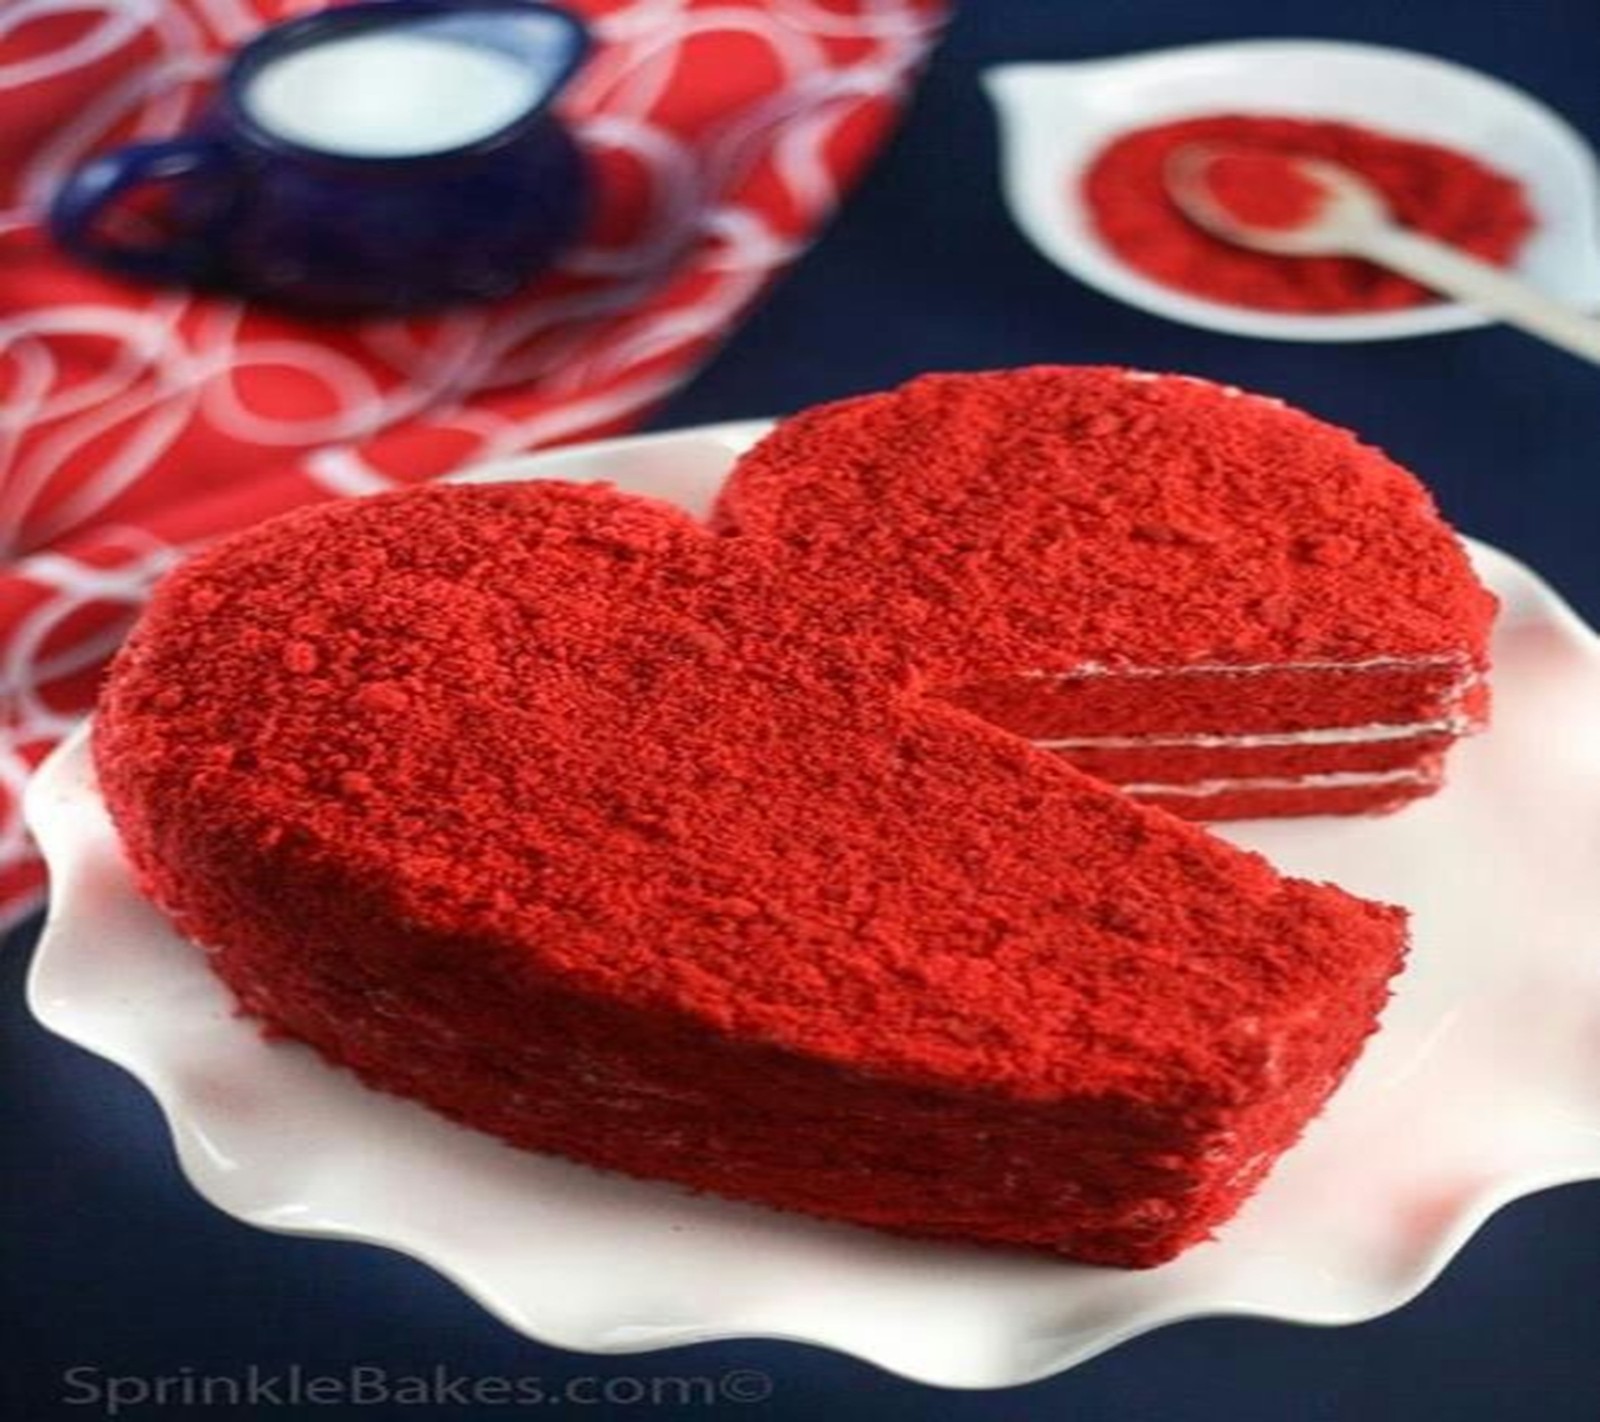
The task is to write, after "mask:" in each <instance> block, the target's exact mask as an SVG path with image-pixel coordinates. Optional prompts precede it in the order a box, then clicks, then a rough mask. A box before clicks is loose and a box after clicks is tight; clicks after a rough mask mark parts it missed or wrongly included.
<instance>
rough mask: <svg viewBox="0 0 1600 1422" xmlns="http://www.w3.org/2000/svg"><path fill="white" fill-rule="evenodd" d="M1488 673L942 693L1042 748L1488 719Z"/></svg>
mask: <svg viewBox="0 0 1600 1422" xmlns="http://www.w3.org/2000/svg"><path fill="white" fill-rule="evenodd" d="M1484 687H1485V683H1484V681H1483V678H1482V675H1481V674H1480V673H1479V672H1478V671H1477V670H1476V669H1475V668H1474V667H1473V666H1472V665H1471V664H1470V663H1469V662H1467V661H1466V660H1465V659H1463V658H1445V659H1436V660H1427V661H1409V662H1408V661H1372V662H1367V663H1361V664H1354V665H1335V664H1320V665H1313V664H1305V665H1286V666H1255V667H1237V666H1197V667H1184V668H1176V669H1159V668H1153V669H1132V670H1128V669H1121V670H1115V671H1113V670H1109V669H1104V668H1098V669H1088V670H1080V671H1077V672H1071V673H1063V674H1060V675H1046V674H1043V673H1036V674H1031V675H1028V676H1022V677H1015V678H1011V679H1008V680H1004V681H989V682H983V683H972V684H968V685H964V686H959V687H953V688H949V689H941V692H940V694H941V695H944V696H946V697H947V698H948V699H949V700H950V701H951V702H953V703H954V704H955V705H958V706H961V707H963V708H964V709H966V710H969V711H971V712H973V713H974V714H976V715H979V716H982V717H983V718H984V719H985V720H987V721H992V722H993V723H994V724H995V725H997V726H1003V727H1005V728H1006V729H1007V730H1008V731H1013V732H1015V733H1016V734H1017V735H1021V736H1027V737H1028V738H1029V739H1030V740H1034V741H1050V740H1064V739H1069V738H1084V737H1096V738H1098V737H1102V736H1105V735H1116V736H1123V737H1126V736H1139V735H1147V736H1148V735H1185V736H1198V735H1228V736H1239V735H1246V734H1262V733H1266V734H1278V735H1282V734H1289V733H1292V732H1299V731H1311V730H1319V731H1320V730H1328V729H1340V728H1351V729H1354V728H1361V727H1366V726H1372V725H1390V726H1403V725H1414V724H1418V723H1431V722H1439V723H1444V724H1447V725H1448V724H1462V725H1464V724H1465V723H1468V722H1470V721H1473V720H1481V719H1482V716H1483V711H1484V702H1485V699H1486V692H1485V689H1484Z"/></svg>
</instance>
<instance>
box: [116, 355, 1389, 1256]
mask: <svg viewBox="0 0 1600 1422" xmlns="http://www.w3.org/2000/svg"><path fill="white" fill-rule="evenodd" d="M933 388H934V389H937V387H933ZM951 393H952V394H954V393H955V390H954V388H952V391H951ZM921 398H922V397H921V396H919V397H918V399H919V400H920V399H921ZM830 418H834V417H830ZM808 447H809V446H808ZM755 467H756V468H758V469H759V468H761V467H763V466H762V465H761V464H760V463H759V462H758V464H757V465H756V466H755ZM765 467H768V468H771V467H772V466H771V465H770V463H769V464H768V465H767V466H765ZM824 492H830V491H824ZM780 502H781V501H780ZM1005 507H1006V504H1005V501H1003V500H1002V501H1000V503H999V504H997V507H996V516H997V517H1003V516H1005V515H1004V509H1005ZM908 515H910V516H914V510H909V509H908ZM921 526H923V527H924V528H926V527H927V525H926V523H925V522H924V524H923V525H921ZM940 527H941V528H942V527H944V525H940ZM940 537H941V539H942V540H943V541H944V542H945V543H946V545H947V546H948V543H949V535H948V533H941V535H940ZM780 553H781V550H780V549H779V548H778V547H777V545H775V544H774V543H772V542H771V541H770V540H766V539H757V538H717V537H714V536H712V535H711V534H709V533H708V532H706V531H705V530H703V529H701V528H699V527H698V526H696V525H695V524H693V523H691V522H690V521H689V520H688V519H687V518H685V517H684V516H682V515H679V514H676V513H674V512H673V511H671V510H668V509H666V508H665V507H662V506H657V505H653V504H650V503H647V502H643V501H640V500H636V499H632V498H626V497H623V496H621V495H619V494H616V493H614V492H612V491H609V490H606V489H602V488H594V487H587V488H574V487H568V486H563V485H556V484H529V485H514V486H463V487H456V488H438V489H426V490H416V491H412V492H408V493H404V494H398V495H392V496H383V497H379V498H375V499H369V500H360V501H354V502H349V503H343V504H338V505H325V506H322V507H319V508H316V509H313V510H309V511H304V512H301V513H297V514H293V515H290V516H288V517H285V518H282V519H280V520H277V521H275V522H273V523H270V524H267V525H264V526H262V527H260V528H258V529H256V530H253V531H251V532H249V533H246V534H244V535H241V536H240V537H238V538H235V539H233V540H231V541H230V542H228V543H226V544H223V545H221V546H219V547H217V548H216V549H214V550H213V551H211V552H209V553H207V554H205V555H202V556H201V557H199V558H197V559H195V560H194V561H192V562H191V563H189V564H187V565H186V566H184V567H183V568H181V569H179V570H178V571H177V572H176V573H175V574H173V575H172V576H171V577H169V578H168V579H167V580H166V581H165V582H164V583H163V584H162V586H161V588H160V589H159V590H158V592H157V594H156V597H155V599H154V601H153V602H152V604H151V606H150V608H149V610H148V612H147V613H146V615H145V617H144V618H143V620H142V621H141V623H140V625H139V627H138V630H137V631H136V633H135V635H134V637H133V638H132V640H131V641H130V643H129V644H128V645H127V647H126V648H125V649H124V651H123V652H122V654H121V655H120V657H119V658H118V660H117V663H116V665H115V668H114V670H113V672H112V674H111V676H110V679H109V682H108V685H107V688H106V693H105V696H104V699H103V702H102V706H101V709H100V712H99V715H98V717H97V720H96V723H95V732H94V749H95V758H96V764H97V766H98V770H99V774H100V778H101V784H102V787H103V790H104V794H105V797H106V800H107V803H108V804H109V806H110V808H111V811H112V814H113V816H114V819H115V821H116V824H117V826H118V829H119V831H120V832H121V835H122V838H123V842H124V844H125V846H126V849H127V852H128V854H129V856H130V859H131V861H132V863H133V864H134V865H135V867H136V869H137V871H138V873H139V875H140V878H141V880H142V882H143V884H144V885H145V887H146V889H147V891H148V892H149V893H150V894H151V895H152V896H153V897H154V899H155V900H156V901H157V902H158V903H160V904H161V905H163V906H164V907H165V909H166V910H167V911H168V912H169V913H170V914H171V915H172V916H173V917H174V919H175V920H176V922H177V924H178V925H179V926H180V928H181V929H182V930H183V931H184V932H185V933H186V934H188V935H189V936H190V937H191V938H193V939H194V940H195V941H196V942H198V943H200V944H203V945H204V946H205V948H206V949H207V951H208V952H209V954H210V957H211V961H212V962H213V963H214V965H215V967H216V970H217V971H218V972H219V973H220V974H221V976H222V977H223V978H224V979H225V980H226V981H227V982H228V983H229V984H230V985H231V986H232V988H233V990H234V991H235V993H236V994H237V996H238V998H239V1000H240V1002H241V1003H242V1005H243V1006H244V1008H245V1009H247V1010H248V1011H249V1012H251V1013H253V1014H255V1015H256V1016H257V1017H259V1018H260V1019H261V1020H262V1021H263V1022H264V1023H266V1024H267V1025H268V1026H269V1027H270V1028H271V1029H272V1030H273V1031H275V1032H279V1033H284V1034H288V1035H290V1036H292V1037H295V1038H298V1039H300V1040H302V1041H304V1042H308V1043H310V1044H311V1045H312V1046H314V1047H316V1048H317V1049H319V1050H320V1051H321V1052H322V1053H323V1054H325V1055H326V1056H327V1057H328V1058H329V1059H331V1060H332V1061H335V1062H338V1063H342V1064H344V1065H346V1066H348V1067H350V1068H352V1069H353V1070H355V1071H357V1072H359V1073H360V1074H361V1075H362V1077H364V1078H365V1079H366V1080H367V1081H368V1082H370V1083H371V1084H373V1085H375V1086H378V1087H383V1088H386V1089H389V1090H392V1091H397V1092H401V1093H404V1094H406V1095H409V1096H412V1097H415V1098H417V1099H418V1100H421V1101H423V1102H426V1103H428V1104H429V1105H431V1106H433V1107H435V1108H437V1109H439V1110H440V1111H443V1112H445V1113H447V1114H449V1115H451V1116H454V1117H456V1118H457V1119H459V1120H461V1121H464V1122H466V1123H468V1124H470V1125H473V1126H476V1127H479V1128H481V1129H483V1130H487V1131H491V1132H494V1133H496V1134H498V1135H500V1136H502V1137H504V1138H505V1139H507V1140H508V1141H511V1142H514V1143H515V1144H518V1145H521V1146H527V1147H532V1148H535V1149H540V1150H549V1151H556V1152H560V1153H562V1154H565V1155H568V1156H571V1157H573V1158H575V1159H577V1160H580V1161H585V1162H589V1163H592V1164H595V1165H600V1166H607V1167H612V1168H615V1169H619V1170H624V1171H629V1172H632V1173H635V1174H638V1175H644V1176H652V1177H660V1178H665V1179H669V1180H675V1181H680V1182H683V1183H685V1184H688V1185H691V1186H694V1187H698V1188H703V1189H707V1190H713V1191H717V1192H720V1193H723V1194H726V1195H730V1196H736V1197H740V1198H744V1199H749V1200H756V1201H762V1202H765V1203H768V1204H772V1205H778V1206H784V1207H788V1208H792V1209H797V1210H804V1211H810V1212H813V1213H815V1214H819V1215H826V1216H830V1217H833V1218H837V1219H845V1220H853V1221H859V1222H863V1223H867V1224H872V1225H878V1226H884V1227H887V1228H891V1229H895V1230H901V1231H909V1232H913V1233H917V1234H929V1235H947V1236H959V1237H962V1238H968V1239H977V1240H986V1241H999V1242H1009V1243H1017V1244H1025V1245H1031V1246H1038V1247H1043V1248H1046V1249H1050V1250H1055V1251H1059V1252H1061V1253H1064V1254H1067V1255H1070V1256H1072V1257H1074V1258H1077V1259H1083V1260H1090V1261H1095V1262H1100V1263H1108V1264H1118V1265H1151V1264H1156V1263H1159V1262H1161V1261H1162V1260H1165V1259H1169V1258H1171V1257H1172V1256H1173V1255H1174V1254H1176V1253H1177V1252H1178V1251H1180V1250H1181V1249H1183V1248H1184V1247H1186V1246H1187V1245H1190V1244H1192V1243H1194V1242H1196V1241H1197V1240H1200V1239H1203V1238H1204V1237H1205V1236H1206V1235H1207V1234H1208V1233H1209V1232H1210V1231H1211V1230H1212V1229H1213V1227H1214V1226H1215V1225H1217V1224H1218V1223H1219V1222H1220V1221H1222V1220H1223V1219H1225V1218H1227V1217H1228V1215H1230V1214H1231V1213H1232V1212H1233V1211H1234V1210H1235V1208H1236V1207H1237V1206H1238V1205H1239V1203H1240V1201H1241V1200H1242V1199H1243V1198H1244V1197H1245V1196H1246V1195H1247V1194H1248V1193H1249V1191H1250V1190H1251V1189H1252V1188H1253V1186H1254V1185H1255V1183H1256V1182H1257V1181H1258V1180H1259V1178H1260V1177H1261V1175H1262V1174H1263V1172H1265V1171H1266V1170H1267V1169H1268V1168H1269V1167H1270V1165H1271V1163H1272V1162H1273V1161H1274V1160H1275V1159H1276V1158H1277V1156H1278V1155H1279V1154H1280V1153H1281V1152H1282V1151H1283V1150H1284V1149H1285V1148H1286V1147H1287V1146H1288V1145H1289V1144H1290V1142H1291V1141H1293V1140H1294V1139H1295V1137H1296V1136H1297V1135H1298V1134H1299V1132H1300V1131H1301V1129H1302V1128H1303V1127H1304V1126H1305V1124H1306V1122H1307V1121H1308V1120H1309V1119H1310V1118H1311V1117H1312V1116H1313V1115H1314V1114H1315V1113H1316V1112H1317V1111H1318V1110H1319V1109H1320V1107H1321V1106H1322V1104H1323V1102H1324V1101H1325V1100H1326V1098H1327V1096H1328V1094H1329V1093H1330V1092H1331V1091H1332V1090H1333V1088H1334V1087H1335V1085H1336V1084H1337V1083H1338V1081H1339V1080H1340V1078H1341V1077H1342V1076H1343V1075H1344V1073H1345V1072H1346V1070H1347V1069H1348V1068H1349V1066H1350V1064H1351V1063H1352V1061H1353V1060H1354V1059H1355V1057H1356V1056H1357V1054H1358V1052H1359V1050H1360V1048H1361V1045H1362V1042H1363V1040H1364V1039H1365V1038H1366V1037H1367V1035H1368V1034H1369V1033H1370V1032H1371V1031H1372V1030H1373V1028H1374V1025H1375V1023H1376V1021H1377V1015H1378V1012H1379V1010H1380V1007H1381V1006H1382V1004H1383V1002H1384V1000H1385V997H1386V995H1387V991H1388V987H1387V984H1388V981H1389V979H1390V977H1391V975H1392V974H1393V973H1394V972H1395V971H1396V969H1397V968H1398V966H1399V964H1400V961H1401V955H1402V952H1403V944H1404V926H1403V917H1404V916H1403V914H1402V913H1401V912H1400V911H1399V910H1397V909H1393V908H1388V907H1384V906H1381V905H1377V904H1372V903H1369V902H1365V901H1363V900H1360V899H1357V898H1353V897H1351V896H1350V895H1348V894H1346V893H1343V892H1341V891H1340V890H1338V889H1335V888H1331V887H1327V886H1321V885H1315V884H1309V883H1304V882H1298V881H1295V880H1291V879H1286V878H1284V877H1282V876H1280V875H1279V874H1277V873H1276V872H1274V870H1273V869H1272V868H1271V867H1270V866H1269V865H1268V864H1267V863H1266V862H1265V861H1264V860H1262V859H1261V858H1259V857H1258V856H1256V855H1253V854H1249V853H1246V852H1243V851H1241V850H1238V849H1235V848H1232V847H1230V846H1228V845H1226V844H1224V843H1223V842H1221V841H1220V840H1217V839H1215V838H1213V837H1211V836H1209V835H1207V834H1206V833H1204V832H1203V831H1202V830H1200V829H1198V828H1197V827H1195V826H1192V825H1188V824H1185V823H1183V822H1182V821H1181V820H1178V819H1176V818H1174V817H1172V816H1169V815H1167V814H1164V813H1162V812H1160V811H1158V810H1155V809H1151V808H1149V807H1146V806H1141V805H1139V804H1136V803H1135V802H1134V801H1133V800H1131V799H1129V798H1128V797H1127V796H1126V795H1123V794H1121V793H1120V792H1118V791H1116V790H1115V789H1113V788H1110V787H1109V786H1108V785H1106V784H1105V783H1103V782H1101V781H1099V780H1097V779H1094V778H1093V777H1091V776H1089V775H1086V774H1084V773H1082V772H1080V771H1079V770H1077V769H1075V768H1074V767H1073V766H1072V765H1070V764H1068V763H1067V761H1066V760H1064V759H1063V758H1062V757H1060V756H1058V755H1055V754H1051V753H1048V752H1043V751H1040V750H1037V749H1035V748H1034V747H1032V746H1030V745H1029V744H1028V743H1027V741H1026V740H1024V739H1022V738H1020V737H1018V736H1016V735H1013V734H1010V733H1008V732H1006V731H1002V730H999V729H997V728H996V727H995V726H993V725H990V724H988V723H987V722H986V721H985V720H983V719H981V718H979V717H977V716H974V715H972V714H971V713H970V712H968V711H966V710H964V709H962V708H961V707H959V706H957V705H953V704H951V700H950V698H948V697H941V696H938V695H933V694H930V692H932V691H936V690H939V689H940V688H938V687H935V686H933V685H932V684H931V683H930V682H929V681H928V680H927V679H926V678H925V677H924V676H923V674H922V673H921V672H920V671H919V670H918V669H917V666H916V665H915V664H914V662H913V661H912V660H911V659H908V658H907V656H906V655H905V646H904V644H903V643H902V642H901V641H900V640H899V639H898V637H892V638H884V637H882V636H872V637H862V636H861V635H859V633H858V630H857V629H858V627H859V614H860V607H859V606H858V605H857V604H856V603H855V602H854V601H853V600H852V599H849V598H842V597H841V596H840V595H839V586H838V579H837V576H836V573H835V571H833V570H829V571H828V572H827V573H826V574H824V573H823V572H821V571H819V570H817V569H815V568H813V567H811V566H809V565H807V564H805V563H803V562H802V561H799V560H796V559H794V558H792V557H789V556H787V555H783V556H778V555H779V554H780ZM995 625H996V626H1001V625H1003V624H1001V623H998V622H997V623H996V624H995ZM950 637H951V632H950V627H949V625H947V624H942V625H941V626H940V627H939V628H938V630H937V631H936V632H935V633H934V634H933V635H932V638H931V641H932V645H934V646H937V647H941V648H948V646H949V645H950ZM1137 654H1138V655H1140V656H1145V657H1146V658H1147V659H1148V655H1149V654H1148V653H1147V651H1146V650H1145V649H1144V648H1143V647H1140V648H1138V649H1137ZM1102 655H1103V654H1102ZM1007 664H1008V663H1006V662H1004V661H1002V662H1000V663H998V664H988V663H980V664H977V666H976V670H978V671H981V672H982V673H983V676H982V677H978V676H973V677H971V678H968V680H970V682H971V684H972V685H975V686H976V685H979V684H982V683H983V681H984V679H985V678H988V677H989V676H990V675H991V674H992V673H994V672H995V671H997V670H998V669H1000V668H1003V667H1004V666H1005V665H1007ZM1132 664H1133V665H1146V664H1147V661H1146V662H1135V663H1132ZM940 665H941V666H946V667H954V666H956V664H955V663H952V662H945V663H940ZM1066 668H1067V664H1066V663H1063V665H1062V667H1060V668H1053V667H1050V666H1046V665H1041V667H1039V668H1036V669H1037V670H1044V671H1047V672H1050V673H1051V674H1052V675H1054V673H1055V672H1056V671H1058V670H1065V669H1066ZM1079 669H1080V670H1081V667H1080V668H1079ZM1122 680H1123V681H1125V682H1127V681H1131V678H1128V677H1124V678H1122ZM1035 682H1037V685H1035ZM1363 685H1365V683H1363ZM1017 686H1018V687H1020V688H1022V689H1023V690H1024V691H1036V692H1037V693H1038V695H1036V696H1033V697H1031V699H1029V698H1023V699H1024V700H1026V701H1027V704H1028V705H1029V706H1051V705H1054V704H1055V702H1054V701H1052V699H1051V698H1052V697H1054V698H1056V699H1058V700H1059V699H1063V698H1062V697H1061V693H1060V692H1059V690H1058V684H1057V683H1056V682H1054V681H1049V680H1046V679H1044V678H1035V679H1033V680H1028V679H1025V678H1018V680H1017ZM946 689H948V688H946ZM957 689H959V687H957ZM1181 719H1182V718H1180V721H1181ZM1363 724H1364V722H1363ZM1079 729H1080V727H1078V726H1076V725H1072V726H1067V725H1056V724H1055V723H1053V722H1052V723H1051V725H1050V726H1049V727H1048V728H1047V731H1048V734H1051V735H1053V734H1056V733H1057V732H1059V733H1060V734H1061V735H1070V734H1075V733H1076V732H1077V731H1078V730H1079ZM1041 738H1045V733H1043V732H1042V733H1041ZM1140 773H1141V774H1143V773H1144V772H1143V771H1141V772H1140Z"/></svg>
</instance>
